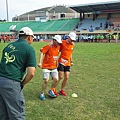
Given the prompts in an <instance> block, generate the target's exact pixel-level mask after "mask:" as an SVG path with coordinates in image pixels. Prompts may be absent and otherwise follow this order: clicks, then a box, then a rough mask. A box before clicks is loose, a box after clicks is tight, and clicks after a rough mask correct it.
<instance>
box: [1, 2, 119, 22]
mask: <svg viewBox="0 0 120 120" xmlns="http://www.w3.org/2000/svg"><path fill="white" fill-rule="evenodd" d="M6 1H8V18H9V21H12V18H13V17H15V16H19V15H21V14H24V13H26V12H29V11H32V10H37V9H41V8H45V7H51V6H54V5H66V6H72V5H81V4H89V3H90V4H91V3H98V2H111V1H119V0H0V20H4V19H5V20H7V9H6V8H7V7H6Z"/></svg>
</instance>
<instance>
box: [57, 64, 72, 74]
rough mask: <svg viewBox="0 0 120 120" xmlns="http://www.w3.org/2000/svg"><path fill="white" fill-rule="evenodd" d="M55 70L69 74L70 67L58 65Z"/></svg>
mask: <svg viewBox="0 0 120 120" xmlns="http://www.w3.org/2000/svg"><path fill="white" fill-rule="evenodd" d="M57 70H58V71H64V72H70V66H64V65H62V64H60V63H59V65H58V68H57Z"/></svg>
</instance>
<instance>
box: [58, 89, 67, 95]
mask: <svg viewBox="0 0 120 120" xmlns="http://www.w3.org/2000/svg"><path fill="white" fill-rule="evenodd" d="M59 93H60V95H63V96H66V95H67V94H66V93H65V91H64V90H60V92H59Z"/></svg>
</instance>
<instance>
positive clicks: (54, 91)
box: [53, 88, 59, 96]
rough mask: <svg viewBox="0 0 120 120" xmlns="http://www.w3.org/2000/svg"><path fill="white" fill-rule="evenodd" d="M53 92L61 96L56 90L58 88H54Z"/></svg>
mask: <svg viewBox="0 0 120 120" xmlns="http://www.w3.org/2000/svg"><path fill="white" fill-rule="evenodd" d="M53 92H54V94H55V95H56V96H59V93H58V92H57V91H56V88H54V90H53Z"/></svg>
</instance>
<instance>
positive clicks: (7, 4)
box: [6, 0, 9, 21]
mask: <svg viewBox="0 0 120 120" xmlns="http://www.w3.org/2000/svg"><path fill="white" fill-rule="evenodd" d="M6 12H7V21H9V16H8V0H6Z"/></svg>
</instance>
